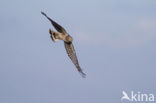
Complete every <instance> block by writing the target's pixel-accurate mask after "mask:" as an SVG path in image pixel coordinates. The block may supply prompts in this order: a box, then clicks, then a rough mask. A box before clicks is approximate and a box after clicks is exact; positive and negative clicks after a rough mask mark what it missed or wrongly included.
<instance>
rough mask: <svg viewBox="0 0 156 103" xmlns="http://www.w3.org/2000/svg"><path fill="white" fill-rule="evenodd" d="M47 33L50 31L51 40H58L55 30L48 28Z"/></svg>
mask: <svg viewBox="0 0 156 103" xmlns="http://www.w3.org/2000/svg"><path fill="white" fill-rule="evenodd" d="M49 33H50V37H51V39H52V41H53V42H56V41H58V39H57V38H56V32H54V31H53V30H51V29H49Z"/></svg>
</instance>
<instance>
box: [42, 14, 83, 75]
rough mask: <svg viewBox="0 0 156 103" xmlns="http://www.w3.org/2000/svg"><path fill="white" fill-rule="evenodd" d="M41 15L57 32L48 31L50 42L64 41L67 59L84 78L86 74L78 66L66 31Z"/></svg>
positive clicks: (70, 38) (71, 40) (70, 39)
mask: <svg viewBox="0 0 156 103" xmlns="http://www.w3.org/2000/svg"><path fill="white" fill-rule="evenodd" d="M41 14H43V15H44V16H45V17H46V18H47V19H48V20H49V21H50V22H51V24H52V25H53V26H54V28H55V29H56V30H57V31H58V32H55V31H53V30H51V29H49V33H50V36H51V39H52V41H53V42H56V41H58V40H63V41H64V46H65V49H66V52H67V54H68V56H69V58H70V59H71V60H72V62H73V63H74V65H75V66H76V68H77V70H78V71H79V73H80V74H81V75H82V77H85V76H86V74H85V73H83V71H82V69H81V67H80V66H79V62H78V59H77V56H76V52H75V49H74V46H73V43H72V42H73V39H72V37H71V36H70V35H69V34H68V33H67V32H66V30H65V29H64V28H63V27H62V26H61V25H59V24H58V23H56V22H55V21H53V20H52V19H51V18H49V17H48V16H47V15H46V14H45V13H44V12H41Z"/></svg>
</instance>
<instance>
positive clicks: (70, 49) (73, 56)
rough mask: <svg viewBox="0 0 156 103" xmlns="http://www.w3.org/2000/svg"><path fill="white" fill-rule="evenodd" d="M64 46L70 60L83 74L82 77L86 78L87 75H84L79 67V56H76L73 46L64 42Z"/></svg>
mask: <svg viewBox="0 0 156 103" xmlns="http://www.w3.org/2000/svg"><path fill="white" fill-rule="evenodd" d="M64 46H65V48H66V51H67V54H68V56H69V58H70V59H71V60H72V62H73V63H74V65H75V66H76V68H77V70H78V71H79V72H80V73H81V75H82V77H85V76H86V74H85V73H83V71H82V69H81V68H80V66H79V63H78V60H77V56H76V52H75V50H74V46H73V44H72V43H67V42H64Z"/></svg>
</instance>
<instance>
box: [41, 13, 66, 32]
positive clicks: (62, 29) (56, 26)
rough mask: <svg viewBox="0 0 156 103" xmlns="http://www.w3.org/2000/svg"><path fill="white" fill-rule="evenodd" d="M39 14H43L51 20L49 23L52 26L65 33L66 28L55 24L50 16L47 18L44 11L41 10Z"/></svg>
mask: <svg viewBox="0 0 156 103" xmlns="http://www.w3.org/2000/svg"><path fill="white" fill-rule="evenodd" d="M41 14H43V15H44V16H45V17H46V18H47V19H48V20H49V21H50V22H51V24H52V25H53V26H54V28H55V29H56V30H57V31H58V32H60V33H66V30H65V29H64V28H63V27H62V26H61V25H59V24H57V23H56V22H55V21H53V20H52V19H51V18H49V17H48V16H47V15H46V14H45V13H44V12H41Z"/></svg>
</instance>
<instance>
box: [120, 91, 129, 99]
mask: <svg viewBox="0 0 156 103" xmlns="http://www.w3.org/2000/svg"><path fill="white" fill-rule="evenodd" d="M122 94H123V96H122V98H121V100H123V99H127V100H129V101H130V98H129V97H128V95H127V93H126V92H125V91H122Z"/></svg>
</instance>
